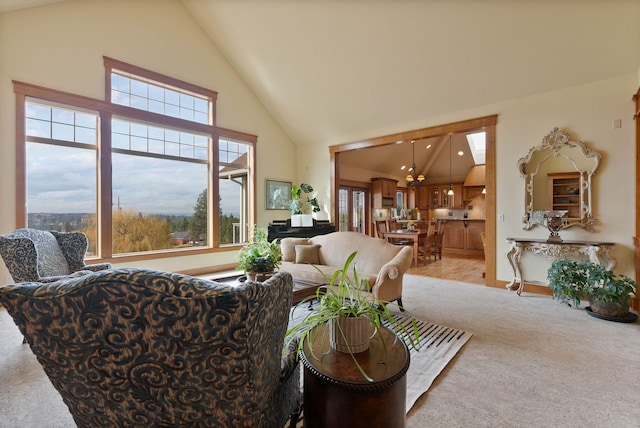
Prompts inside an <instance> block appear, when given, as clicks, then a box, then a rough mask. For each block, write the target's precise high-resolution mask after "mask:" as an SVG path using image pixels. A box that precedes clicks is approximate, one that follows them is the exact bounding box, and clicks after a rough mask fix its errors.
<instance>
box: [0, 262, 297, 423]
mask: <svg viewBox="0 0 640 428" xmlns="http://www.w3.org/2000/svg"><path fill="white" fill-rule="evenodd" d="M292 290H293V280H292V278H291V275H289V274H288V273H286V272H281V273H279V274H277V275H275V276H273V277H272V278H270V279H269V280H267V281H265V282H263V283H260V282H253V281H247V282H245V283H243V284H241V285H240V286H238V287H233V286H229V285H224V284H219V283H215V282H211V281H207V280H204V279H198V278H194V277H190V276H185V275H179V274H173V273H167V272H157V271H151V270H144V269H114V270H105V271H101V272H96V273H92V274H88V275H85V276H81V277H77V278H65V279H63V280H60V281H57V282H52V283H22V284H13V285H5V286H1V287H0V302H2V303H3V304H4V305H5V306H6V307H7V309H8V311H9V313H10V314H11V316H12V317H13V318H14V321H15V322H16V324H17V325H18V327H19V328H20V330H21V332H22V334H24V335H25V336H26V337H27V339H28V342H29V344H30V346H31V349H32V350H33V352H34V354H35V355H36V357H37V358H38V361H39V362H40V364H42V366H43V368H44V370H45V372H46V373H47V375H48V376H49V378H50V379H51V382H52V383H53V385H54V386H55V388H56V389H57V390H58V391H59V392H60V394H61V395H62V398H63V400H64V402H65V404H66V405H67V406H68V407H69V410H70V411H71V414H72V416H73V418H74V420H75V422H76V424H77V425H78V427H81V428H82V427H99V426H113V427H134V426H136V427H142V426H146V427H160V426H163V427H169V426H172V427H177V426H189V427H252V428H253V427H278V428H282V427H283V426H284V424H285V422H286V421H287V418H288V416H289V414H291V413H295V412H294V409H295V407H296V404H297V399H298V396H299V382H300V374H299V371H298V362H297V360H296V357H295V354H296V352H295V351H296V346H297V344H296V343H292V344H287V345H285V343H284V336H285V332H286V329H287V324H288V318H289V309H290V305H291V299H292ZM285 346H286V348H285Z"/></svg>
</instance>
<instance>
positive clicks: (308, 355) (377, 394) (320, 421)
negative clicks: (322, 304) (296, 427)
mask: <svg viewBox="0 0 640 428" xmlns="http://www.w3.org/2000/svg"><path fill="white" fill-rule="evenodd" d="M318 329H322V330H320V331H315V332H312V333H311V335H310V337H311V340H312V341H313V353H312V352H311V350H310V349H309V344H308V342H305V343H304V346H303V349H302V353H301V359H302V363H303V365H304V426H305V428H315V427H331V428H335V427H340V426H345V427H350V428H358V427H367V428H369V427H398V428H401V427H404V426H405V419H406V409H405V406H406V396H407V379H406V373H407V370H408V369H409V350H408V349H407V346H406V345H405V343H404V342H403V341H402V340H400V339H398V340H397V341H396V342H395V343H394V340H395V338H396V336H395V334H394V333H393V332H391V331H390V330H388V329H386V328H382V329H381V330H380V331H379V332H378V334H376V335H375V336H374V337H373V338H372V339H371V346H370V347H369V349H368V350H367V351H364V352H361V353H358V354H354V355H355V357H356V359H357V360H358V363H359V364H360V365H361V366H362V368H363V369H364V371H365V373H367V375H368V376H370V377H371V378H372V379H373V382H369V381H367V380H366V379H365V378H364V377H363V376H362V373H360V371H359V370H358V367H357V366H356V365H355V363H354V361H353V359H352V356H351V355H350V354H346V353H342V352H338V351H335V350H333V349H331V346H330V344H329V330H328V326H326V325H324V326H320V327H318ZM316 333H317V334H316Z"/></svg>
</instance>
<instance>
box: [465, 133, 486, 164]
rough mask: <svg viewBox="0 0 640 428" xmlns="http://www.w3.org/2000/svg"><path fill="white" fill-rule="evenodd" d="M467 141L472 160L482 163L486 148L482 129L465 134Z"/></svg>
mask: <svg viewBox="0 0 640 428" xmlns="http://www.w3.org/2000/svg"><path fill="white" fill-rule="evenodd" d="M467 142H468V143H469V150H470V151H471V156H473V162H474V163H475V164H476V165H481V164H484V163H485V155H486V150H487V149H486V140H485V133H484V131H482V132H476V133H473V134H467Z"/></svg>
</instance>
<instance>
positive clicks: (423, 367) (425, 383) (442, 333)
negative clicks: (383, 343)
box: [289, 304, 472, 413]
mask: <svg viewBox="0 0 640 428" xmlns="http://www.w3.org/2000/svg"><path fill="white" fill-rule="evenodd" d="M312 310H313V304H311V306H307V307H300V306H298V307H297V308H295V309H294V310H292V317H291V322H290V323H289V327H291V326H294V325H296V324H298V323H299V322H300V320H301V319H302V318H304V316H305V315H306V314H308V313H309V311H312ZM405 314H406V313H404V314H401V313H397V314H394V317H395V318H396V319H397V320H398V321H399V322H400V324H402V325H403V326H404V327H405V329H406V330H407V331H408V332H411V331H412V329H413V327H412V325H411V317H409V316H405ZM413 319H414V320H415V321H416V325H417V327H418V332H419V334H420V346H419V347H418V349H413V348H411V347H409V355H410V358H411V362H410V365H409V370H408V371H407V399H406V411H407V413H408V412H409V410H411V408H412V407H413V405H414V404H415V402H416V401H417V400H418V398H420V396H421V395H423V394H424V393H425V392H427V391H428V390H429V388H430V387H431V385H432V384H433V381H434V380H435V379H436V378H437V377H438V375H439V374H440V372H442V370H443V369H444V368H445V367H446V366H447V364H449V362H450V361H451V360H452V359H453V357H454V356H455V355H456V354H457V353H458V351H459V350H460V349H461V348H462V347H463V346H464V344H465V343H467V342H468V341H469V339H471V336H472V333H470V332H467V331H462V330H457V329H455V328H450V327H445V326H442V325H437V324H433V323H431V322H429V321H426V320H419V319H416V318H415V317H414V318H413ZM404 334H405V333H402V332H400V337H401V338H403V339H405V338H404V337H403V335H404ZM405 343H409V341H408V340H405Z"/></svg>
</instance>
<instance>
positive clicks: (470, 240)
mask: <svg viewBox="0 0 640 428" xmlns="http://www.w3.org/2000/svg"><path fill="white" fill-rule="evenodd" d="M466 229H467V236H466V249H467V250H483V248H482V238H481V237H480V234H481V233H482V232H484V221H475V220H474V221H467V228H466Z"/></svg>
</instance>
